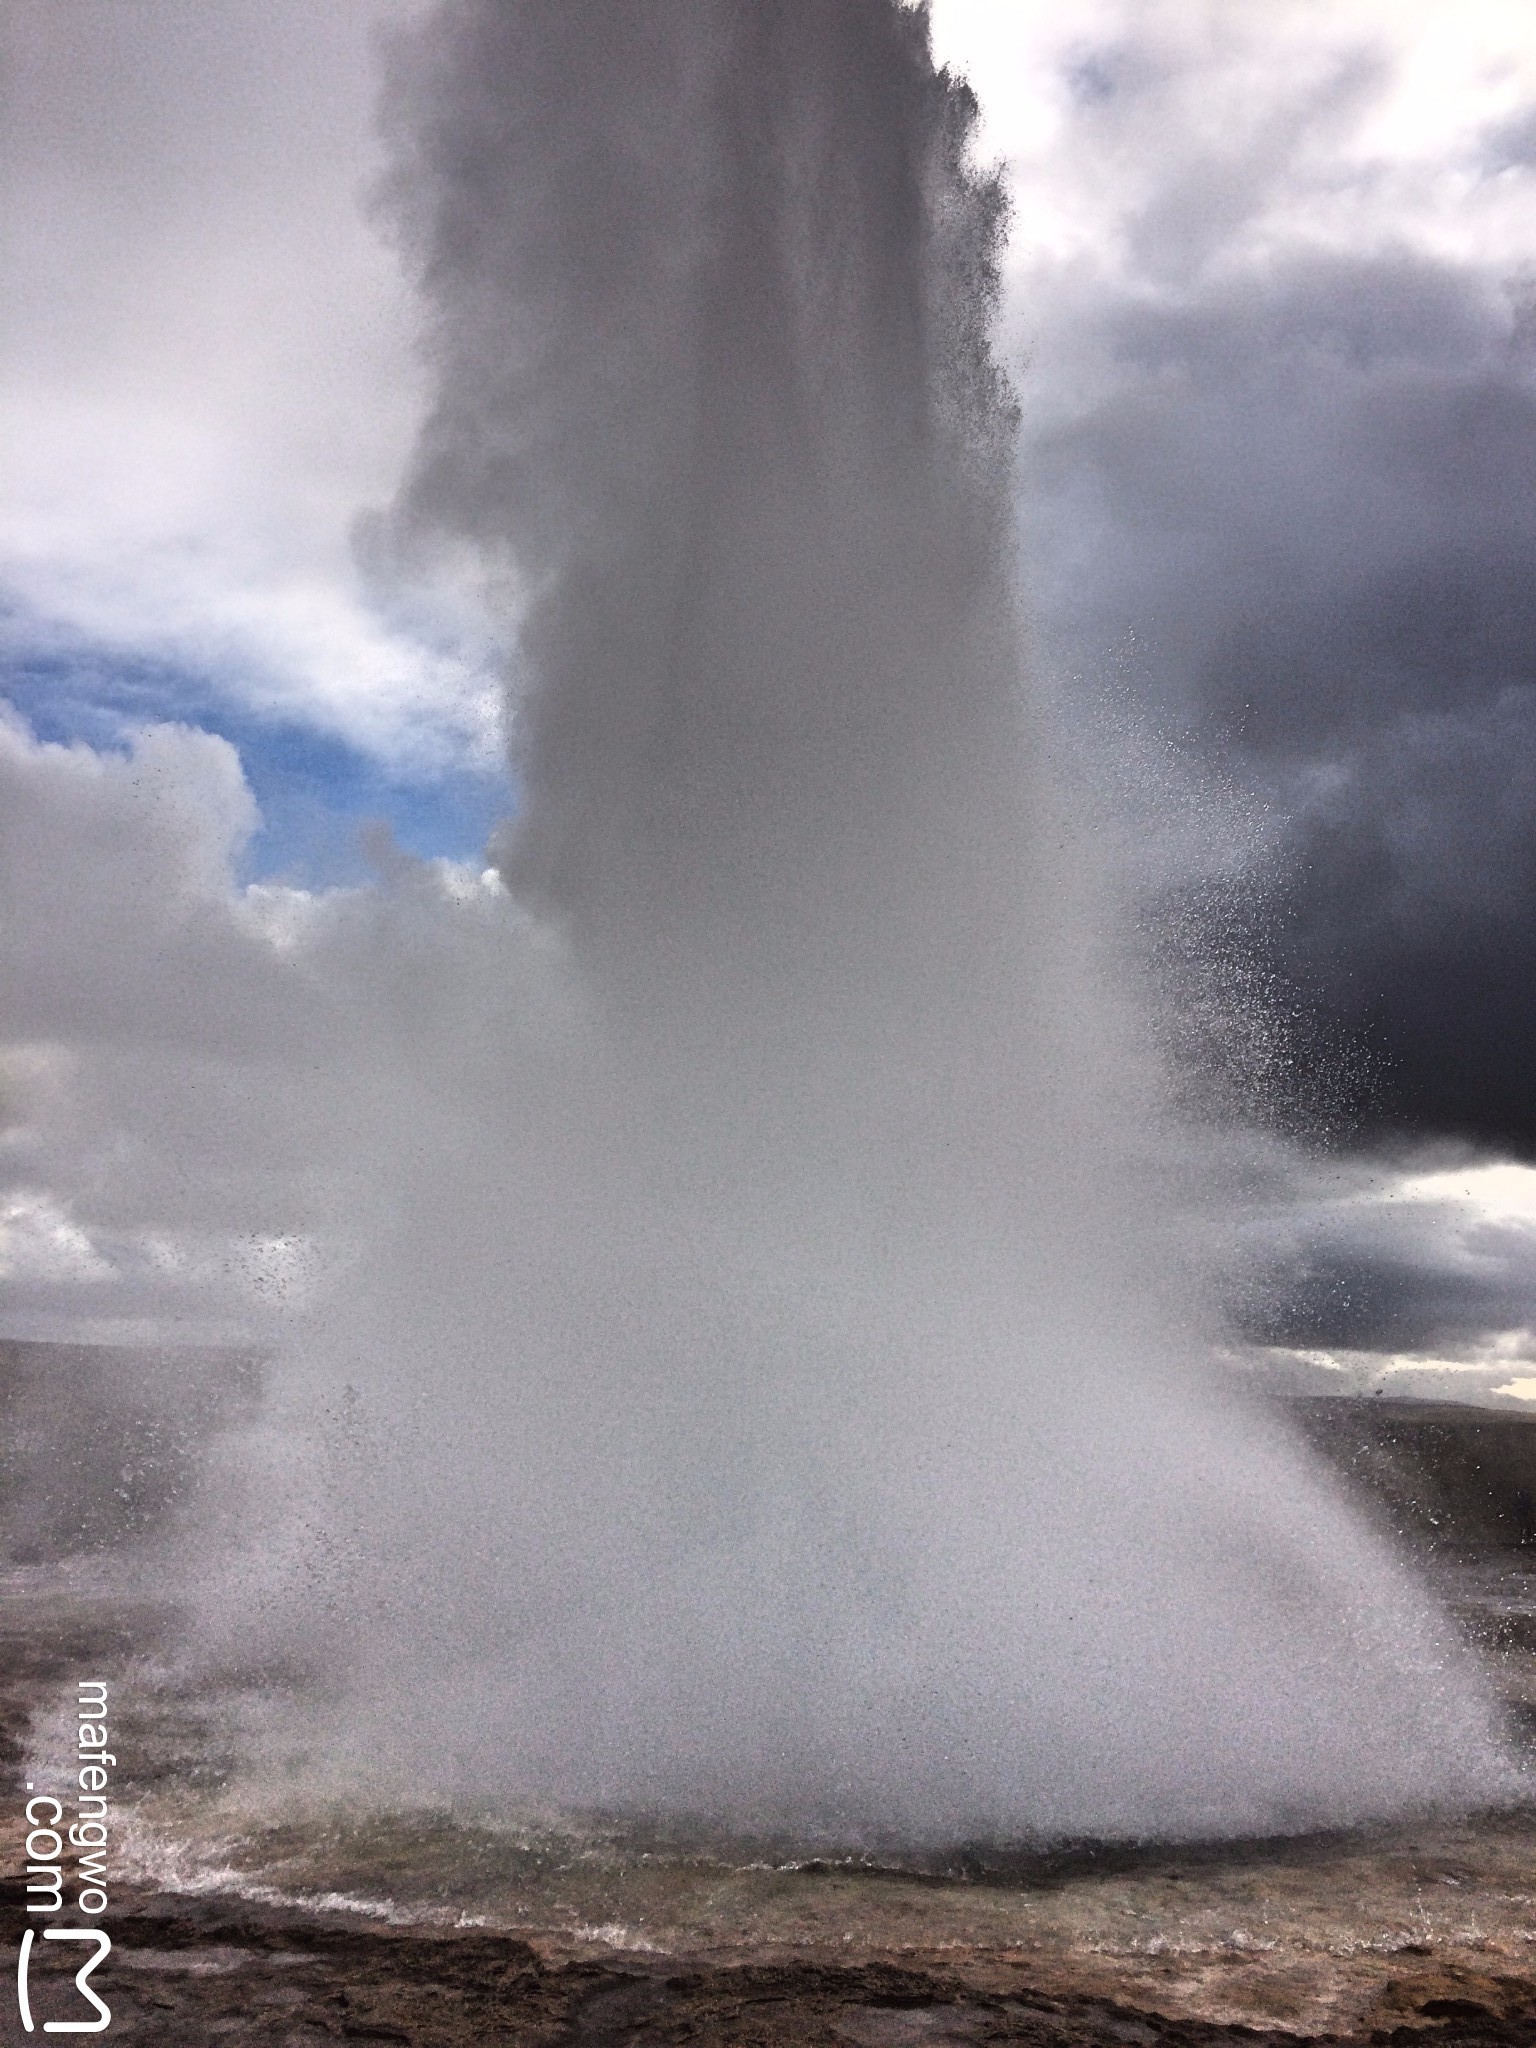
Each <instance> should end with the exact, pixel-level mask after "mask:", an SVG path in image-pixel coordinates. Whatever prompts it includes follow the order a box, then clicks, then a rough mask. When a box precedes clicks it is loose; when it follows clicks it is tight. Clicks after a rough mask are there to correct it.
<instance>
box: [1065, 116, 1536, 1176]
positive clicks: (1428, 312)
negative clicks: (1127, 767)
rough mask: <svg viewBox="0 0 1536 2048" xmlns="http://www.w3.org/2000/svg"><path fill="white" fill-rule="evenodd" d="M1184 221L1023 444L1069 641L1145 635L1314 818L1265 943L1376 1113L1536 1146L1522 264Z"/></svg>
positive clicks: (1219, 760)
mask: <svg viewBox="0 0 1536 2048" xmlns="http://www.w3.org/2000/svg"><path fill="white" fill-rule="evenodd" d="M1112 107H1113V102H1110V103H1109V106H1108V107H1107V108H1106V107H1103V106H1100V107H1096V108H1095V111H1094V116H1093V118H1094V119H1095V120H1096V121H1099V122H1102V121H1104V120H1106V119H1108V118H1110V117H1111V111H1112ZM1512 174H1514V173H1512ZM1520 174H1521V175H1523V173H1520ZM1170 175H1174V173H1170ZM1286 175H1287V173H1286V170H1285V165H1284V162H1283V161H1280V162H1277V163H1271V164H1270V165H1269V166H1268V167H1267V169H1266V170H1265V178H1264V179H1263V180H1261V181H1260V183H1261V184H1262V185H1263V186H1264V189H1265V190H1266V191H1267V192H1269V193H1270V196H1272V194H1273V185H1274V182H1275V180H1277V179H1278V180H1280V181H1281V183H1282V185H1283V182H1284V178H1285V176H1286ZM1266 181H1267V182H1266ZM1175 182H1177V177H1176V176H1175ZM1170 203H1171V202H1170ZM1253 204H1254V205H1256V204H1257V201H1256V200H1255V201H1254V202H1253ZM1251 210H1252V207H1251V206H1250V207H1249V208H1248V209H1247V210H1246V211H1245V210H1243V209H1239V216H1240V219H1241V221H1242V222H1244V223H1246V222H1247V221H1248V217H1249V213H1250V212H1251ZM1160 219H1161V216H1160V214H1159V209H1158V205H1157V204H1154V203H1152V202H1151V201H1149V202H1148V203H1147V204H1146V205H1145V206H1144V207H1143V209H1142V211H1141V213H1140V215H1139V217H1138V234H1139V235H1140V236H1142V237H1143V238H1144V243H1145V245H1143V242H1138V243H1136V244H1135V246H1134V249H1133V254H1132V257H1131V259H1129V262H1130V267H1129V268H1128V269H1126V270H1125V271H1123V272H1120V273H1116V274H1115V275H1114V276H1112V277H1110V278H1109V279H1107V280H1105V279H1101V280H1100V281H1099V283H1098V284H1097V285H1096V286H1095V287H1094V288H1093V289H1092V290H1090V291H1088V292H1086V293H1085V294H1084V295H1083V296H1082V297H1081V298H1079V299H1078V300H1076V301H1074V300H1073V298H1072V296H1071V288H1070V286H1068V288H1067V297H1066V300H1065V305H1066V307H1067V310H1066V312H1065V313H1064V314H1063V315H1062V316H1061V317H1062V319H1063V326H1062V327H1061V329H1060V330H1059V331H1058V330H1056V329H1054V328H1053V329H1052V330H1051V340H1050V342H1049V346H1048V347H1047V346H1046V345H1045V344H1042V353H1044V354H1045V355H1046V357H1047V360H1046V362H1045V365H1044V372H1043V374H1044V375H1045V377H1046V380H1047V385H1048V387H1049V380H1050V377H1051V376H1052V374H1053V371H1052V361H1053V360H1054V357H1053V356H1052V353H1051V352H1052V351H1055V352H1058V353H1059V352H1061V351H1064V350H1065V348H1066V347H1067V346H1068V344H1069V343H1071V344H1073V345H1075V347H1076V348H1077V350H1078V351H1079V352H1080V353H1081V354H1083V355H1084V356H1086V357H1088V358H1090V359H1091V360H1093V361H1094V362H1096V363H1097V364H1098V365H1099V366H1100V370H1099V378H1100V381H1099V384H1098V387H1097V389H1096V390H1095V391H1094V392H1093V393H1092V395H1091V396H1090V397H1089V398H1088V399H1087V400H1086V401H1085V402H1083V403H1081V404H1079V405H1077V406H1076V407H1075V408H1074V407H1071V406H1064V408H1063V412H1062V413H1061V414H1059V415H1058V416H1057V417H1056V418H1055V420H1054V421H1050V422H1048V423H1045V424H1042V427H1041V429H1040V431H1039V432H1038V433H1037V435H1036V436H1035V438H1034V440H1033V442H1032V445H1031V448H1030V451H1029V465H1030V466H1029V471H1028V479H1027V487H1026V496H1027V514H1028V516H1029V517H1030V519H1031V522H1032V530H1033V533H1034V535H1035V540H1036V545H1037V548H1038V550H1039V559H1040V568H1039V571H1038V586H1039V589H1040V591H1041V610H1042V614H1043V618H1044V621H1045V624H1046V628H1047V631H1048V633H1049V635H1051V636H1052V637H1053V640H1054V644H1055V645H1056V647H1057V648H1058V650H1059V651H1060V654H1061V658H1062V659H1063V660H1064V661H1066V662H1068V663H1079V664H1081V663H1084V662H1086V663H1087V665H1088V666H1089V667H1090V668H1094V667H1099V666H1102V665H1103V664H1104V662H1105V661H1106V660H1108V659H1109V658H1110V656H1111V651H1112V650H1115V649H1117V648H1123V646H1124V645H1125V642H1126V639H1127V636H1128V635H1131V634H1134V635H1135V640H1136V653H1135V656H1134V661H1133V665H1134V669H1135V674H1136V678H1137V684H1138V686H1139V687H1140V688H1142V689H1143V690H1144V691H1145V692H1146V693H1147V694H1148V696H1149V698H1150V699H1151V701H1152V702H1153V703H1155V704H1156V705H1157V706H1158V711H1159V716H1160V717H1161V718H1162V719H1163V720H1164V721H1165V724H1166V726H1167V728H1168V729H1170V730H1172V731H1174V732H1177V733H1180V734H1181V735H1183V737H1184V742H1185V744H1186V745H1187V746H1189V747H1190V748H1191V750H1192V751H1193V752H1194V753H1195V754H1196V755H1198V756H1200V757H1202V758H1204V759H1206V760H1207V761H1209V762H1210V763H1211V764H1212V765H1213V766H1214V767H1217V768H1219V770H1220V772H1221V773H1222V774H1224V775H1228V776H1233V777H1235V778H1236V779H1237V780H1238V782H1239V783H1240V784H1241V785H1243V786H1245V787H1247V788H1248V789H1250V790H1251V791H1253V792H1254V794H1255V797H1256V798H1257V799H1258V800H1261V801H1263V802H1265V803H1267V804H1269V805H1271V806H1273V807H1275V808H1276V809H1277V810H1278V811H1279V812H1281V813H1283V814H1284V816H1285V817H1286V818H1287V819H1288V821H1289V823H1288V828H1287V832H1288V839H1289V873H1288V877H1287V879H1286V881H1285V882H1284V884H1283V886H1282V888H1281V891H1280V893H1279V895H1278V897H1277V899H1276V900H1275V901H1274V903H1273V905H1272V907H1271V912H1270V915H1269V918H1268V920H1267V926H1266V944H1267V945H1268V946H1269V948H1270V949H1271V958H1272V961H1273V963H1274V964H1275V965H1276V966H1278V967H1279V968H1280V969H1281V970H1283V971H1284V972H1285V973H1286V974H1288V975H1289V976H1290V977H1291V978H1292V979H1293V980H1294V982H1295V984H1296V986H1297V987H1298V989H1299V990H1301V991H1302V993H1303V999H1304V1000H1306V1001H1311V1002H1318V1003H1321V1005H1322V1006H1323V1007H1324V1008H1325V1009H1326V1010H1327V1011H1328V1012H1329V1013H1330V1014H1331V1015H1332V1016H1333V1018H1334V1019H1335V1020H1336V1023H1337V1024H1338V1026H1339V1027H1340V1028H1342V1029H1344V1030H1345V1031H1347V1032H1350V1033H1353V1034H1356V1035H1357V1036H1358V1037H1359V1038H1360V1039H1361V1040H1362V1041H1363V1042H1365V1043H1367V1044H1369V1045H1370V1046H1371V1047H1372V1048H1373V1050H1374V1053H1375V1071H1376V1075H1377V1086H1376V1089H1375V1092H1374V1095H1373V1097H1372V1099H1371V1101H1370V1102H1369V1103H1367V1104H1365V1105H1363V1107H1364V1110H1365V1113H1366V1115H1367V1117H1368V1119H1374V1120H1375V1121H1378V1122H1383V1123H1385V1124H1386V1125H1388V1126H1389V1127H1391V1128H1395V1129H1398V1130H1407V1131H1417V1132H1419V1133H1420V1134H1422V1135H1433V1134H1435V1133H1442V1134H1443V1133H1451V1134H1456V1133H1460V1134H1461V1135H1464V1136H1469V1137H1475V1138H1477V1139H1479V1140H1481V1141H1484V1142H1488V1143H1491V1144H1494V1145H1496V1146H1513V1147H1516V1148H1518V1149H1520V1150H1521V1151H1523V1152H1526V1153H1530V1152H1531V1151H1533V1150H1536V1096H1533V1094H1532V1091H1531V1089H1530V1087H1529V1084H1528V1079H1527V1077H1528V1075H1529V1073H1530V1072H1531V1071H1533V1062H1536V1037H1533V1036H1532V1033H1533V1031H1536V1023H1533V1019H1536V1004H1533V1001H1532V996H1533V993H1536V782H1533V777H1532V770H1531V765H1530V764H1531V760H1532V752H1531V741H1532V737H1533V733H1532V720H1533V718H1536V600H1533V591H1536V490H1533V487H1532V481H1531V479H1532V477H1533V476H1536V354H1533V351H1532V344H1531V326H1530V320H1529V314H1528V309H1527V294H1528V284H1527V283H1526V282H1525V280H1524V279H1523V276H1522V274H1520V273H1518V272H1515V271H1512V270H1511V269H1510V268H1509V266H1508V265H1505V266H1504V267H1503V268H1502V269H1500V268H1498V267H1496V266H1493V265H1491V264H1484V265H1482V266H1479V265H1477V264H1475V263H1473V262H1471V261H1469V260H1468V261H1458V262H1453V261H1450V260H1448V259H1443V258H1435V257H1431V256H1429V255H1427V254H1424V253H1415V252H1412V251H1410V250H1409V249H1408V248H1407V247H1406V246H1405V245H1403V244H1401V243H1400V244H1398V245H1397V246H1387V247H1385V248H1375V249H1371V250H1367V251H1365V252H1362V253H1348V252H1341V251H1334V252H1332V253H1328V254H1321V253H1315V252H1314V253H1301V252H1300V251H1297V250H1293V251H1292V252H1291V253H1289V254H1286V253H1284V252H1282V253H1281V254H1279V255H1278V256H1276V257H1273V258H1271V259H1269V260H1266V261H1265V262H1263V263H1262V264H1259V263H1256V262H1253V261H1244V262H1242V263H1235V264H1234V263H1232V262H1225V263H1224V262H1221V261H1217V260H1215V254H1216V253H1219V252H1215V251H1213V248H1211V247H1207V248H1206V249H1205V250H1204V251H1203V252H1202V253H1201V254H1200V256H1199V257H1198V259H1197V258H1195V257H1192V256H1191V254H1190V252H1189V250H1188V249H1187V247H1186V246H1185V241H1184V229H1183V228H1182V227H1180V226H1179V225H1178V224H1177V223H1176V222H1164V223H1163V224H1162V225H1161V226H1160V225H1159V221H1160ZM1169 280H1172V282H1171V283H1170V281H1169ZM1054 374H1056V375H1057V376H1058V377H1059V375H1060V373H1059V372H1056V373H1054ZM1047 395H1048V397H1049V396H1051V395H1052V394H1051V393H1050V391H1049V388H1048V393H1047ZM1048 410H1049V408H1048V407H1044V408H1042V417H1044V415H1045V414H1046V413H1047V412H1048Z"/></svg>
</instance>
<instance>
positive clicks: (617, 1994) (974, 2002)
mask: <svg viewBox="0 0 1536 2048" xmlns="http://www.w3.org/2000/svg"><path fill="white" fill-rule="evenodd" d="M16 1903H19V1902H16V1901H14V1899H7V1901H6V1905H7V1917H8V1918H10V1917H11V1915H12V1914H13V1913H14V1911H15V1905H16ZM112 1929H113V1935H114V1943H115V1946H114V1950H113V1953H112V1956H111V1957H110V1958H109V1960H108V1964H107V1966H106V1967H104V1969H103V1970H102V1971H101V1973H100V1974H99V1977H98V1979H97V1981H98V1983H99V1986H100V1988H101V1989H102V1991H103V1992H104V1994H105V1995H107V1996H108V1997H109V1999H110V2003H111V2009H112V2027H111V2039H113V2040H114V2041H118V2042H124V2043H127V2042H142V2043H151V2042H153V2043H164V2044H167V2048H174V2044H181V2043H186V2044H189V2048H190V2044H194V2043H196V2044H204V2043H228V2044H229V2048H242V2044H244V2043H248V2042H249V2043H253V2044H254V2043H258V2042H259V2043H263V2044H266V2043H271V2044H274V2048H299V2044H310V2043H319V2042H323V2041H398V2042H407V2043H413V2044H417V2048H470V2044H474V2048H498V2044H503V2043H504V2044H508V2048H512V2044H517V2048H524V2044H526V2048H533V2044H540V2048H544V2044H548V2048H555V2044H564V2043H571V2044H573V2048H574V2044H583V2043H589V2044H607V2043H613V2044H617V2043H621V2042H623V2043H634V2044H642V2043H655V2044H662V2043H682V2042H719V2043H722V2044H738V2043H739V2044H742V2048H746V2044H762V2048H767V2044H780V2043H785V2044H787V2043H804V2044H811V2043H825V2044H827V2048H837V2044H846V2043H853V2044H855V2048H916V2044H928V2043H933V2044H938V2043H945V2042H956V2043H959V2042H966V2043H987V2042H1005V2041H1007V2042H1027V2043H1032V2044H1037V2048H1120V2044H1123V2048H1159V2044H1168V2048H1174V2044H1187V2048H1199V2044H1209V2048H1215V2044H1218V2043H1236V2042H1248V2043H1252V2044H1254V2048H1258V2044H1261V2043H1271V2044H1279V2043H1282V2042H1284V2043H1288V2044H1295V2043H1296V2042H1297V2041H1298V2040H1299V2039H1323V2038H1338V2037H1337V2036H1326V2037H1324V2036H1298V2034H1297V2033H1296V2032H1294V2031H1293V2030H1290V2029H1284V2030H1277V2029H1253V2028H1244V2027H1233V2026H1221V2025H1215V2024H1211V2023H1208V2022H1202V2021H1199V2020H1193V2019H1187V2018H1177V2017H1171V2016H1168V2015H1165V2014H1161V2013H1158V2012H1156V2011H1153V2010H1147V2009H1139V2008H1136V2007H1132V2006H1127V2005H1123V2004H1119V2003H1116V2002H1113V2001H1108V2000H1099V1999H1092V1998H1085V1997H1074V1996H1072V1995H1071V1994H1065V1993H1047V1992H1044V1991H1041V1990H1040V1989H1038V1988H1036V1987H1034V1986H1031V1985H1030V1983H1029V1982H1028V1980H1027V1975H1026V1974H1025V1973H1023V1972H1012V1973H1009V1972H1000V1971H998V1970H996V1969H995V1968H994V1970H993V1971H992V1973H991V1974H992V1976H993V1978H994V1981H993V1982H991V1983H987V1982H985V1981H983V1980H984V1979H985V1978H986V1976H987V1974H988V1973H987V1972H986V1971H985V1970H977V1969H975V1968H971V1969H966V1968H964V1967H959V1968H955V1967H951V1968H944V1967H940V1966H937V1965H929V1966H927V1967H923V1966H914V1965H912V1964H907V1965H897V1964H893V1963H864V1964H859V1965H854V1966H841V1967H839V1966H834V1965H829V1964H827V1963H824V1962H821V1961H805V1962H773V1963H732V1964H728V1965H721V1964H701V1963H698V1962H694V1961H690V1960H679V1959H669V1958H665V1957H646V1958H643V1959H641V1958H629V1957H626V1958H614V1959H612V1960H607V1961H599V1960H586V1961H576V1962H568V1961H567V1962H562V1961H556V1960H551V1959H549V1958H547V1957H545V1956H542V1955H541V1954H540V1953H539V1951H538V1949H537V1947H536V1946H535V1945H534V1944H532V1943H530V1942H526V1941H522V1940H520V1939H517V1938H515V1937H512V1936H508V1935H504V1934H495V1933H483V1932H476V1931H469V1930H457V1931H442V1932H437V1931H431V1932H423V1931H420V1930H403V1929H398V1928H379V1927H371V1926H367V1925H360V1924H358V1923H357V1922H355V1921H352V1920H349V1919H346V1918H343V1917H341V1916H334V1915H316V1914H308V1913H296V1912H288V1911H284V1910H282V1909H275V1908H267V1907H259V1906H243V1905H240V1906H231V1905H230V1904H229V1903H228V1902H225V1901H211V1900H192V1901H189V1900H178V1899H169V1898H154V1897H144V1896H134V1897H131V1898H128V1899H124V1900H123V1901H122V1902H121V1903H120V1904H119V1906H118V1907H117V1909H116V1910H115V1911H114V1913H113V1916H112ZM1009 1976H1011V1978H1012V1981H1006V1982H1005V1981H1002V1980H1003V1978H1004V1977H1009ZM61 2009H62V2007H61ZM42 2011H43V2007H42V2006H41V2005H40V2006H39V2012H40V2014H41V2012H42ZM4 2038H6V2039H7V2040H8V2041H9V2040H10V2039H12V2038H14V2039H15V2040H16V2041H17V2042H18V2043H19V2042H20V2041H21V2040H22V2039H23V2038H25V2037H24V2036H23V2035H22V2034H21V2032H20V2029H19V2028H17V2029H15V2032H14V2036H12V2035H9V2034H8V2035H6V2036H5V2037H4ZM1353 2038H1355V2039H1357V2040H1360V2039H1369V2040H1370V2041H1372V2042H1392V2041H1400V2042H1414V2043H1422V2044H1424V2048H1433V2044H1444V2048H1453V2044H1454V2048H1474V2044H1484V2048H1530V2044H1531V2043H1532V2042H1533V2041H1536V1985H1533V1984H1532V1983H1530V1982H1525V1983H1520V1982H1516V1981H1514V1980H1505V1981H1502V1982H1499V1981H1495V1980H1492V1979H1490V1980H1488V1981H1486V1982H1482V1983H1479V1984H1476V1985H1467V1984H1464V1983H1458V1982H1456V1981H1454V1980H1452V1979H1447V1980H1446V1981H1445V1982H1444V1983H1443V1984H1441V1985H1439V1986H1438V1988H1435V1979H1434V1973H1433V1972H1431V1973H1429V1974H1427V1975H1426V1976H1424V1977H1422V1978H1420V1979H1418V1980H1416V1981H1415V1983H1414V1984H1413V1985H1412V1986H1411V1987H1410V1985H1409V1984H1408V1983H1407V1982H1406V1981H1405V1984H1404V1986H1403V1996H1402V1997H1401V1999H1400V2000H1399V2002H1398V2008H1397V2010H1396V2011H1393V2010H1390V2009H1388V2008H1383V2010H1382V2011H1381V2013H1380V2015H1379V2021H1378V2024H1376V2025H1374V2026H1372V2027H1371V2028H1370V2029H1369V2030H1368V2031H1367V2032H1366V2033H1364V2034H1361V2033H1358V2032H1356V2033H1355V2034H1354V2036H1353Z"/></svg>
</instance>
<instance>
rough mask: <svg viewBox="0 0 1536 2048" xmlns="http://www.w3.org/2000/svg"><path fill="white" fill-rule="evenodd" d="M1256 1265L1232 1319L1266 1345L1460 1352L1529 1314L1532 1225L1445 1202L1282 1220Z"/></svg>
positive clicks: (1520, 1323)
mask: <svg viewBox="0 0 1536 2048" xmlns="http://www.w3.org/2000/svg"><path fill="white" fill-rule="evenodd" d="M1260 1264H1261V1271H1260V1274H1259V1277H1258V1279H1257V1283H1256V1284H1254V1285H1252V1287H1251V1291H1250V1292H1248V1294H1247V1295H1246V1297H1245V1298H1241V1299H1239V1300H1237V1301H1236V1302H1235V1303H1234V1321H1235V1323H1236V1324H1237V1326H1238V1327H1239V1328H1240V1329H1241V1330H1242V1332H1243V1334H1244V1335H1245V1336H1247V1337H1249V1338H1252V1339H1254V1340H1256V1341H1258V1342H1260V1343H1265V1344H1283V1345H1295V1346H1302V1347H1322V1348H1327V1349H1342V1350H1349V1351H1364V1352H1378V1353H1389V1354H1391V1353H1402V1354H1409V1355H1414V1356H1429V1357H1441V1358H1468V1357H1471V1356H1474V1355H1475V1354H1476V1353H1477V1352H1478V1350H1479V1348H1480V1345H1481V1343H1482V1342H1483V1341H1484V1340H1486V1339H1487V1337H1488V1336H1489V1334H1490V1332H1497V1331H1507V1330H1520V1329H1528V1328H1529V1327H1530V1326H1531V1324H1532V1321H1533V1318H1536V1229H1533V1228H1532V1226H1531V1224H1530V1223H1529V1222H1528V1221H1525V1220H1521V1219H1517V1218H1498V1217H1487V1216H1483V1217H1479V1218H1469V1216H1468V1214H1467V1213H1466V1212H1465V1211H1464V1210H1461V1209H1459V1208H1458V1207H1456V1206H1455V1205H1453V1204H1451V1203H1430V1202H1425V1203H1413V1204H1408V1205H1398V1204H1391V1203H1380V1204H1372V1205H1370V1206H1368V1207H1365V1208H1363V1209H1358V1210H1355V1211H1354V1212H1353V1213H1350V1212H1345V1213H1343V1214H1339V1213H1334V1214H1323V1215H1314V1216H1312V1217H1310V1218H1308V1217H1306V1216H1303V1217H1302V1218H1301V1219H1300V1220H1295V1219H1293V1220H1292V1221H1291V1222H1290V1223H1289V1224H1288V1225H1287V1226H1285V1227H1284V1228H1283V1229H1282V1230H1281V1231H1280V1232H1279V1233H1278V1241H1275V1240H1272V1241H1271V1242H1269V1243H1268V1244H1266V1245H1265V1247H1264V1250H1263V1254H1262V1257H1261V1262H1260Z"/></svg>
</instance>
